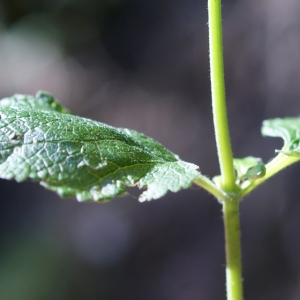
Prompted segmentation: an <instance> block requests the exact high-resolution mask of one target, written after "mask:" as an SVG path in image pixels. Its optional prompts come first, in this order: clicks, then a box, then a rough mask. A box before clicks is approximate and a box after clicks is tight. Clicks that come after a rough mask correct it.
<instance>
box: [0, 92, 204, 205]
mask: <svg viewBox="0 0 300 300" xmlns="http://www.w3.org/2000/svg"><path fill="white" fill-rule="evenodd" d="M0 117H1V119H0V177H1V178H5V179H15V180H17V181H23V180H26V179H32V180H35V181H39V182H40V183H41V184H42V185H43V186H45V187H47V188H49V189H50V190H53V191H56V192H57V193H58V194H59V195H61V196H62V197H74V196H76V197H77V199H78V200H80V201H84V200H95V201H98V200H108V199H111V198H113V197H115V196H117V195H121V194H124V193H125V192H126V187H128V186H138V187H140V188H147V190H146V191H144V192H143V194H142V195H141V200H142V201H143V200H150V199H157V198H159V197H161V196H163V195H164V194H165V193H166V192H167V191H168V190H170V191H173V192H177V191H178V190H180V189H182V188H187V187H189V186H190V185H191V184H192V182H193V180H195V179H197V178H198V177H199V176H200V173H199V172H198V171H197V168H198V167H197V166H196V165H194V164H190V163H186V162H184V161H181V160H180V159H179V158H178V156H176V155H174V154H173V153H171V152H170V151H168V150H166V149H165V148H164V147H163V146H162V145H161V144H159V143H158V142H156V141H154V140H152V139H151V138H149V137H146V136H144V135H143V134H140V133H138V132H136V131H133V130H129V129H117V128H113V127H111V126H109V125H106V124H103V123H99V122H95V121H92V120H88V119H85V118H80V117H77V116H72V115H70V114H68V112H67V111H66V110H65V109H64V108H63V107H62V106H61V105H60V104H58V103H57V101H56V99H55V98H54V97H53V96H51V95H49V94H47V93H45V92H40V93H38V94H37V96H36V97H32V96H24V95H15V96H13V97H11V98H5V99H3V100H1V101H0Z"/></svg>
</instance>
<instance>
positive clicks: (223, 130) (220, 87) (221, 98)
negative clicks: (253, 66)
mask: <svg viewBox="0 0 300 300" xmlns="http://www.w3.org/2000/svg"><path fill="white" fill-rule="evenodd" d="M208 26H209V52H210V78H211V92H212V107H213V117H214V127H215V137H216V144H217V150H218V157H219V164H220V169H221V176H222V187H223V189H224V191H225V192H231V191H234V190H235V188H236V185H235V173H234V167H233V159H232V151H231V143H230V136H229V129H228V120H227V112H226V101H225V84H224V66H223V46H222V19H221V0H208Z"/></svg>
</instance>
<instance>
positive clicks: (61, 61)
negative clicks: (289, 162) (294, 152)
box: [0, 0, 300, 300]
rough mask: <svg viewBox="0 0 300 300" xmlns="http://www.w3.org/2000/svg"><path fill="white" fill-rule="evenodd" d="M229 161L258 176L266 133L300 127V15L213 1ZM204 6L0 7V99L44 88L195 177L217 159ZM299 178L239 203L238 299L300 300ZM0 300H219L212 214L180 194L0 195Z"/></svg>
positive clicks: (4, 185)
mask: <svg viewBox="0 0 300 300" xmlns="http://www.w3.org/2000/svg"><path fill="white" fill-rule="evenodd" d="M223 25H224V47H225V50H224V52H225V53H224V54H225V73H226V86H227V99H228V113H229V119H230V129H231V136H232V143H233V150H234V155H235V157H244V156H248V155H253V156H259V157H262V159H263V160H264V162H267V161H268V160H269V159H271V158H272V157H273V156H274V149H278V148H280V147H281V141H280V140H277V139H274V140H272V139H270V138H269V139H266V138H262V137H261V135H260V126H261V122H262V120H263V119H266V118H273V117H284V116H298V115H299V112H300V101H299V99H300V88H299V87H300V2H299V1H298V0H285V1H274V0H259V1H258V0H252V1H249V0H235V1H234V0H231V1H230V0H227V1H223ZM207 31H208V28H207V2H206V1H204V0H197V1H196V0H177V1H175V0H173V1H170V0H164V1H161V0H160V1H159V0H143V1H141V0H131V1H130V0H54V1H48V0H32V1H24V0H1V1H0V97H1V98H3V97H7V96H10V95H13V94H14V93H28V94H35V93H36V92H37V91H38V90H40V89H43V90H47V91H49V92H51V93H52V94H53V95H55V96H56V97H58V98H59V99H60V101H61V103H63V104H64V105H65V106H66V107H68V108H69V109H70V110H71V111H72V112H73V113H74V114H77V115H81V116H84V117H88V118H92V119H94V120H98V121H101V122H105V123H109V124H111V125H113V126H118V127H129V128H132V129H135V130H138V131H140V132H143V133H145V134H147V135H149V136H151V137H153V138H155V139H157V140H158V141H160V142H161V143H163V144H164V145H165V146H166V147H167V148H169V149H170V150H171V151H173V152H175V153H177V154H179V155H180V157H181V158H182V159H184V160H186V161H190V162H193V163H195V164H198V165H199V166H200V169H201V171H202V172H203V173H204V174H207V175H209V176H213V175H215V174H218V173H219V170H218V163H217V156H216V150H215V145H214V136H213V127H212V115H211V103H210V83H209V65H208V37H207ZM299 174H300V166H297V165H295V166H292V167H289V168H288V169H286V170H285V171H283V172H282V173H281V174H279V175H277V176H275V177H274V178H272V179H270V180H269V181H268V182H267V183H266V184H264V185H263V186H261V187H259V188H258V189H257V190H255V191H254V192H253V193H252V194H251V195H250V196H248V197H247V198H246V199H245V200H244V201H243V202H242V203H241V222H242V225H241V226H242V246H243V264H244V270H243V274H244V287H245V299H247V300H250V299H255V300H267V299H273V300H277V299H278V300H279V299H291V300H297V299H299V298H300V281H299V278H300V236H299V235H300V199H299V198H300V189H299V179H300V176H299ZM0 190H1V199H0V299H1V300H27V299H28V300H40V299H43V300H44V299H49V300H53V299H55V300H73V299H75V300H77V299H78V300H81V299H101V300H119V299H120V300H121V299H122V300H141V299H142V300H154V299H155V300H183V299H184V300H196V299H197V300H199V299H209V300H210V299H212V300H219V299H220V300H221V299H225V284H224V280H225V278H224V272H225V265H224V261H225V258H224V257H225V254H224V238H223V224H222V214H221V206H220V204H218V203H217V201H216V200H215V199H213V197H211V196H209V195H208V194H207V192H205V191H203V190H201V189H199V188H196V187H194V188H192V189H189V190H184V191H181V192H179V193H177V194H172V193H168V195H167V196H166V197H164V198H163V199H161V200H157V201H152V202H148V203H143V204H141V203H139V202H138V201H137V199H136V196H134V195H135V191H131V192H130V193H131V194H132V195H131V196H127V197H121V198H117V199H114V200H112V201H111V202H109V203H106V204H97V203H89V204H81V203H78V202H76V200H61V199H60V198H59V197H58V196H57V195H56V194H53V193H51V192H49V191H47V190H45V189H44V188H42V187H41V186H39V185H38V184H33V183H30V182H25V183H21V184H17V183H15V182H10V181H4V180H3V181H0Z"/></svg>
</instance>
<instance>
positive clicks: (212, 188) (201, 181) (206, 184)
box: [194, 176, 230, 203]
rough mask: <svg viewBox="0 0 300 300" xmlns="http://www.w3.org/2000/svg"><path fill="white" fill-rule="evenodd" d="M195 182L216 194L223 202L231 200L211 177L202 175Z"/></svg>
mask: <svg viewBox="0 0 300 300" xmlns="http://www.w3.org/2000/svg"><path fill="white" fill-rule="evenodd" d="M194 183H195V184H197V185H198V186H200V187H202V188H204V189H205V190H207V191H208V192H209V193H210V194H212V195H214V196H215V197H216V198H217V199H218V200H219V201H220V202H221V203H222V201H225V200H229V199H230V197H229V195H228V194H226V193H224V191H222V190H220V189H219V188H218V187H217V186H216V185H215V184H214V183H213V182H212V181H211V180H210V179H209V178H207V177H205V176H200V177H199V178H197V179H196V180H194Z"/></svg>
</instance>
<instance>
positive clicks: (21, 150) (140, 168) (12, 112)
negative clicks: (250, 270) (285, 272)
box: [0, 0, 300, 300]
mask: <svg viewBox="0 0 300 300" xmlns="http://www.w3.org/2000/svg"><path fill="white" fill-rule="evenodd" d="M208 3H209V36H210V61H211V81H212V104H213V116H214V126H215V133H216V134H215V135H216V144H217V149H218V156H219V164H220V170H221V175H219V176H216V177H214V178H213V179H212V180H211V179H209V178H207V177H206V176H204V175H203V174H201V173H200V172H199V171H198V167H197V166H196V165H194V164H191V163H187V162H184V161H182V160H180V159H179V157H178V156H176V155H175V154H173V153H171V152H170V151H168V150H166V149H165V148H164V147H163V146H162V145H160V144H159V143H158V142H156V141H154V140H152V139H151V138H148V137H146V136H144V135H142V134H140V133H138V132H136V131H133V130H129V129H120V128H113V127H111V126H108V125H105V124H102V123H98V122H95V121H91V120H87V119H84V118H80V117H76V116H72V115H70V114H69V113H68V111H66V110H65V109H64V108H62V107H61V106H60V105H59V104H58V102H57V101H56V99H55V98H54V97H52V96H51V95H49V94H47V93H44V92H39V93H38V94H37V95H36V97H32V96H26V95H15V96H13V97H10V98H6V99H3V100H2V101H1V102H0V116H1V119H0V139H1V149H0V177H1V178H5V179H15V180H17V181H23V180H26V179H28V178H30V179H32V180H35V181H39V182H40V183H41V184H42V185H44V186H46V187H47V188H49V189H51V190H53V191H56V192H57V193H58V194H59V195H61V196H62V197H77V199H78V200H79V201H88V200H94V201H107V200H109V199H111V198H113V197H115V196H118V195H121V194H124V193H126V187H128V186H138V187H139V188H145V189H146V190H145V191H144V192H143V193H142V194H141V196H140V200H141V201H145V200H151V199H157V198H160V197H162V196H163V195H164V194H165V193H166V192H167V191H168V190H171V191H173V192H177V191H179V190H180V189H182V188H188V187H189V186H190V185H191V184H192V183H194V184H197V185H199V186H201V187H203V188H204V189H206V190H207V191H208V192H210V193H211V194H212V195H214V196H215V197H216V198H217V199H218V201H219V202H220V203H221V204H222V206H223V214H224V225H225V238H226V262H227V267H226V274H227V299H230V300H239V299H242V271H241V250H240V229H239V202H240V201H241V200H242V199H243V198H244V197H245V196H246V195H247V194H249V193H250V192H251V191H252V190H253V189H254V188H256V187H257V186H259V185H260V184H261V183H263V182H264V181H266V180H267V179H268V178H270V177H271V176H273V175H274V174H276V173H277V172H279V171H280V170H282V169H283V168H285V167H287V166H289V165H291V164H293V163H295V162H297V161H299V159H300V119H298V118H285V119H273V120H267V121H264V122H263V126H262V134H263V135H265V136H270V137H280V138H282V139H283V141H284V145H283V148H282V149H281V150H279V151H277V156H276V157H275V158H274V159H272V160H271V161H270V162H269V163H268V164H266V165H265V164H263V163H262V161H261V160H260V159H259V158H256V157H251V156H250V157H246V158H240V159H234V158H233V157H232V151H231V143H230V137H229V129H228V124H227V115H226V102H225V85H224V74H223V73H224V72H223V54H222V52H223V51H222V31H221V1H220V0H209V1H208Z"/></svg>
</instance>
